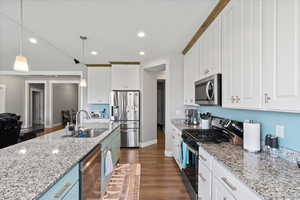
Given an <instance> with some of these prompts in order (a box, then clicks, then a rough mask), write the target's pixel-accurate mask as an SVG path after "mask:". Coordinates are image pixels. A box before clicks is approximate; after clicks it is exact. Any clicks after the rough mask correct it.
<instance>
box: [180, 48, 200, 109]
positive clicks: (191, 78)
mask: <svg viewBox="0 0 300 200" xmlns="http://www.w3.org/2000/svg"><path fill="white" fill-rule="evenodd" d="M197 44H198V43H196V44H195V45H194V46H193V47H192V49H190V51H188V53H187V54H186V55H185V56H184V104H185V105H195V81H197V80H198V78H199V76H198V74H199V48H198V47H199V46H198V45H197Z"/></svg>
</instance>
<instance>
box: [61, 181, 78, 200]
mask: <svg viewBox="0 0 300 200" xmlns="http://www.w3.org/2000/svg"><path fill="white" fill-rule="evenodd" d="M79 199H80V197H79V181H77V183H76V184H75V185H73V187H72V189H71V190H70V191H69V192H68V194H66V196H65V197H64V198H63V200H79Z"/></svg>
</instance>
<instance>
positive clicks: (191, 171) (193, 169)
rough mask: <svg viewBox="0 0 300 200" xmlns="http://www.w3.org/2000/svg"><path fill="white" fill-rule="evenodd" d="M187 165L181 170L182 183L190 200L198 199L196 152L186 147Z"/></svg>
mask: <svg viewBox="0 0 300 200" xmlns="http://www.w3.org/2000/svg"><path fill="white" fill-rule="evenodd" d="M187 148H188V150H189V156H188V164H187V165H186V168H184V169H182V175H183V181H184V184H185V186H186V188H187V191H188V193H189V194H190V197H191V199H192V200H197V198H198V164H199V163H198V161H199V160H198V150H195V149H194V148H191V147H189V146H188V145H187Z"/></svg>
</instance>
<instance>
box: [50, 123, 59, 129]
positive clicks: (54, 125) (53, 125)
mask: <svg viewBox="0 0 300 200" xmlns="http://www.w3.org/2000/svg"><path fill="white" fill-rule="evenodd" d="M61 125H62V123H57V124H52V126H51V127H50V128H54V127H56V126H61Z"/></svg>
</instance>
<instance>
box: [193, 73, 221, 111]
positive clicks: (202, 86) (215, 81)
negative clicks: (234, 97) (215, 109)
mask: <svg viewBox="0 0 300 200" xmlns="http://www.w3.org/2000/svg"><path fill="white" fill-rule="evenodd" d="M195 103H196V104H198V105H203V106H221V105H222V75H221V74H215V75H212V76H209V77H207V78H204V79H201V80H199V81H196V82H195Z"/></svg>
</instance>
